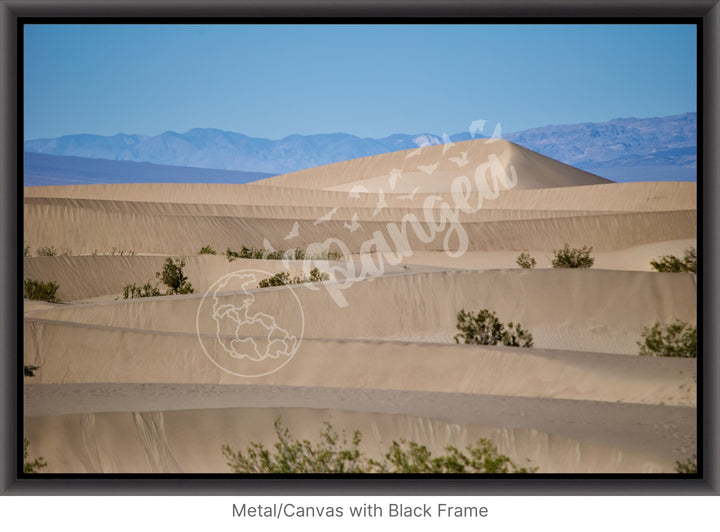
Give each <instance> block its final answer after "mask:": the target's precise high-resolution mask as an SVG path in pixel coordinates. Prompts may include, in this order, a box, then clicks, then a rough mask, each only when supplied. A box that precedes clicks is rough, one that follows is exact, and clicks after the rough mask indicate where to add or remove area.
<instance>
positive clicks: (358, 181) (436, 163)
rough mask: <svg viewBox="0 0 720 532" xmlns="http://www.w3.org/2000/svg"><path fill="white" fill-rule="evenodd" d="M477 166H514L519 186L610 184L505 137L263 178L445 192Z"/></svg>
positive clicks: (315, 185)
mask: <svg viewBox="0 0 720 532" xmlns="http://www.w3.org/2000/svg"><path fill="white" fill-rule="evenodd" d="M478 167H481V168H482V169H485V168H487V173H488V175H489V174H490V173H491V171H492V170H493V169H498V170H499V171H501V172H503V171H504V173H506V174H508V175H510V176H512V175H513V174H512V170H511V168H512V169H514V172H515V175H516V176H517V185H516V187H517V188H518V189H535V188H548V187H566V186H577V185H595V184H604V183H611V181H609V180H607V179H604V178H602V177H599V176H596V175H593V174H590V173H588V172H584V171H582V170H578V169H577V168H573V167H571V166H568V165H566V164H563V163H561V162H559V161H555V160H553V159H550V158H548V157H545V156H543V155H540V154H539V153H535V152H532V151H530V150H528V149H526V148H523V147H522V146H518V145H517V144H513V143H512V142H508V141H506V140H502V139H479V140H469V141H465V142H458V143H455V144H452V145H437V146H427V147H425V148H417V149H414V150H403V151H397V152H393V153H389V154H383V155H377V156H374V157H363V158H361V159H352V160H349V161H343V162H339V163H334V164H329V165H326V166H320V167H316V168H311V169H308V170H300V171H298V172H292V173H289V174H283V175H280V176H275V177H271V178H268V179H264V180H262V181H261V183H262V184H270V185H274V186H286V187H287V186H290V187H294V188H310V189H326V190H342V191H349V190H351V188H352V187H353V186H357V185H362V186H365V187H366V188H367V189H368V190H369V191H371V192H376V191H378V190H379V189H380V188H381V187H383V186H385V188H384V190H385V191H390V190H391V189H392V190H394V191H396V192H410V191H411V190H412V189H413V188H414V187H415V186H420V187H421V188H422V189H423V190H424V191H426V192H446V191H447V190H448V189H449V184H450V181H451V180H452V179H453V178H455V177H457V176H459V175H471V176H474V172H475V170H476V168H478ZM390 173H394V174H395V175H399V176H400V177H399V178H398V179H397V181H396V182H395V186H394V187H392V185H390V183H389V182H388V176H389V174H390ZM483 177H484V174H483ZM394 181H395V180H394ZM386 183H387V184H386Z"/></svg>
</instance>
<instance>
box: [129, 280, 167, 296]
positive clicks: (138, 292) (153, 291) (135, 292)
mask: <svg viewBox="0 0 720 532" xmlns="http://www.w3.org/2000/svg"><path fill="white" fill-rule="evenodd" d="M159 295H162V294H161V293H160V290H159V289H158V288H157V287H155V286H153V285H151V284H150V283H149V282H148V283H145V285H143V286H142V287H139V286H137V285H136V284H135V283H133V284H128V285H125V287H124V288H123V299H132V298H138V297H155V296H159Z"/></svg>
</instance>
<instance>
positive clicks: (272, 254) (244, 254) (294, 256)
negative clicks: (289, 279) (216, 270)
mask: <svg viewBox="0 0 720 532" xmlns="http://www.w3.org/2000/svg"><path fill="white" fill-rule="evenodd" d="M225 256H226V257H227V259H228V261H229V262H232V261H234V260H235V259H258V260H283V259H287V260H305V259H307V260H341V258H342V254H340V253H338V252H337V251H328V250H325V251H322V252H320V253H315V254H313V255H308V253H307V251H306V250H305V249H303V248H294V249H288V250H283V249H278V250H275V251H269V250H266V249H258V248H249V247H247V246H243V247H242V248H241V249H240V251H233V250H231V249H230V248H227V249H226V250H225Z"/></svg>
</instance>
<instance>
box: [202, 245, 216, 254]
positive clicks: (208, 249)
mask: <svg viewBox="0 0 720 532" xmlns="http://www.w3.org/2000/svg"><path fill="white" fill-rule="evenodd" d="M200 255H217V253H216V252H215V250H214V249H213V248H212V246H210V245H209V244H208V245H207V246H203V247H201V248H200Z"/></svg>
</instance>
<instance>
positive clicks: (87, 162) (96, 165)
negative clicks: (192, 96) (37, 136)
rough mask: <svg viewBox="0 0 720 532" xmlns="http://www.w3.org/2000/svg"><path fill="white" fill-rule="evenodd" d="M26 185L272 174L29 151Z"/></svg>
mask: <svg viewBox="0 0 720 532" xmlns="http://www.w3.org/2000/svg"><path fill="white" fill-rule="evenodd" d="M24 163H25V164H24V167H25V176H24V177H25V180H24V181H25V186H47V185H91V184H99V183H236V184H238V183H250V182H252V181H257V180H259V179H264V178H266V177H271V176H272V174H263V173H260V172H241V171H237V170H217V169H214V168H188V167H183V166H169V165H163V164H152V163H137V162H133V161H110V160H108V159H90V158H87V157H75V156H69V155H48V154H46V153H33V152H25V161H24Z"/></svg>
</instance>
